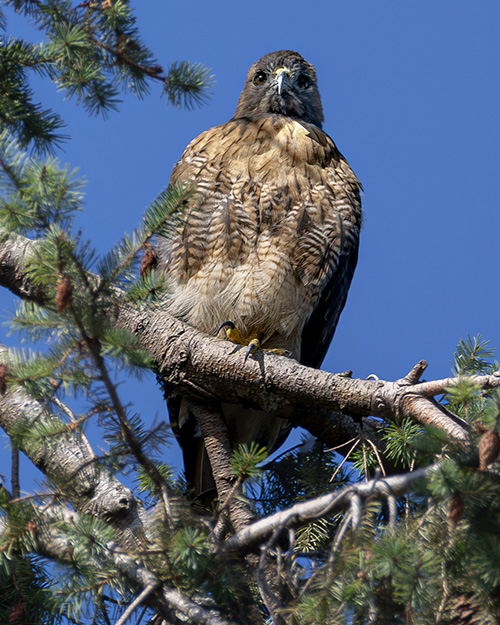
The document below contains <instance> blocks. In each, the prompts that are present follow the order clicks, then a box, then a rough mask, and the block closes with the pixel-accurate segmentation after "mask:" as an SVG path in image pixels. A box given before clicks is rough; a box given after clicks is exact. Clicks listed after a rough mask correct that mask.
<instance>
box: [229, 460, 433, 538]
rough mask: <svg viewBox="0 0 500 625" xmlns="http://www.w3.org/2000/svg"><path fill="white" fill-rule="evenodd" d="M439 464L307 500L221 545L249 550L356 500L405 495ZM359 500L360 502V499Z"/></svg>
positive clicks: (249, 527) (257, 522) (347, 505)
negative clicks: (284, 531)
mask: <svg viewBox="0 0 500 625" xmlns="http://www.w3.org/2000/svg"><path fill="white" fill-rule="evenodd" d="M438 466H439V465H431V466H429V467H427V468H425V469H417V470H416V471H411V472H410V473H404V474H401V475H392V476H391V477H386V478H383V479H381V478H380V477H377V478H374V479H373V480H370V481H369V482H360V483H358V484H352V485H349V486H347V487H346V488H343V489H342V490H340V491H335V492H332V493H327V494H326V495H320V496H319V497H315V498H314V499H309V500H308V501H304V502H300V503H296V504H295V505H293V506H291V507H290V508H287V509H286V510H281V511H280V512H276V513H275V514H272V515H270V516H268V517H265V518H263V519H259V520H258V521H255V522H254V523H252V524H250V525H247V526H246V527H245V528H243V529H242V530H240V531H239V532H237V533H236V534H234V535H233V536H230V537H229V538H228V539H227V540H226V541H225V542H224V543H223V544H222V545H221V548H222V549H224V550H226V549H227V550H246V549H249V548H252V547H254V546H255V545H256V544H257V543H261V542H262V541H263V540H265V539H267V538H268V537H269V536H271V535H273V534H274V533H275V532H276V531H277V529H279V531H283V530H285V529H287V528H293V527H297V526H299V525H302V524H304V523H310V522H311V521H315V520H316V519H320V518H322V517H325V516H332V515H333V514H335V513H337V512H339V511H340V510H345V509H346V508H348V507H349V506H350V505H351V502H352V501H353V499H356V498H360V499H361V501H364V500H366V499H367V498H369V497H373V496H378V497H387V496H388V494H390V495H392V496H399V495H403V494H404V493H405V492H407V491H408V490H409V489H410V487H411V486H412V485H413V484H414V483H415V482H416V481H417V480H421V479H423V478H424V477H426V476H428V475H429V474H430V473H431V472H432V471H435V470H436V469H437V467H438ZM358 501H359V500H358Z"/></svg>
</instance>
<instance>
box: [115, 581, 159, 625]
mask: <svg viewBox="0 0 500 625" xmlns="http://www.w3.org/2000/svg"><path fill="white" fill-rule="evenodd" d="M158 586H159V582H158V583H156V584H154V583H152V584H149V585H148V586H146V588H144V590H143V591H142V592H141V593H140V594H139V595H138V596H137V597H136V598H135V599H134V600H133V601H132V603H131V604H130V605H129V606H128V608H127V609H126V610H125V612H124V613H123V614H122V615H121V616H120V618H119V619H118V620H117V621H116V623H115V625H123V623H125V621H126V620H127V619H128V617H129V616H131V614H132V612H133V611H134V610H135V609H136V608H137V607H138V606H140V605H141V603H142V602H143V601H144V600H145V599H146V598H147V597H149V595H150V594H151V593H152V592H153V590H155V589H156V588H158Z"/></svg>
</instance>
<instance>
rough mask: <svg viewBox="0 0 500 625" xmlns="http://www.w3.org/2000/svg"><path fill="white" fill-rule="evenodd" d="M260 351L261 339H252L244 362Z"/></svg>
mask: <svg viewBox="0 0 500 625" xmlns="http://www.w3.org/2000/svg"><path fill="white" fill-rule="evenodd" d="M258 349H260V341H259V339H252V340H251V341H250V343H248V347H247V353H246V354H245V359H244V361H243V362H246V361H247V358H248V357H249V356H251V355H252V354H254V353H255V352H256V351H257V350H258Z"/></svg>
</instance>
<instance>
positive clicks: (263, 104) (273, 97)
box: [234, 50, 324, 128]
mask: <svg viewBox="0 0 500 625" xmlns="http://www.w3.org/2000/svg"><path fill="white" fill-rule="evenodd" d="M272 114H275V115H286V116H287V117H292V118H294V119H297V120H300V121H304V122H308V123H310V124H315V125H316V126H318V127H319V128H321V124H322V123H323V119H324V117H323V107H322V106H321V98H320V95H319V91H318V85H317V79H316V71H315V69H314V67H313V66H312V65H311V64H310V63H308V62H307V61H306V60H305V59H303V58H302V57H301V56H300V54H299V53H298V52H294V51H293V50H279V51H277V52H270V53H269V54H266V55H265V56H263V57H262V58H261V59H259V60H258V61H257V62H256V63H254V64H253V65H252V67H251V68H250V70H249V71H248V76H247V79H246V82H245V87H244V88H243V91H242V92H241V95H240V99H239V100H238V107H237V108H236V112H235V114H234V118H235V119H238V118H242V117H245V118H249V119H259V118H262V117H265V116H266V115H272Z"/></svg>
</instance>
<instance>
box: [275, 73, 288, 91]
mask: <svg viewBox="0 0 500 625" xmlns="http://www.w3.org/2000/svg"><path fill="white" fill-rule="evenodd" d="M289 73H290V72H289V71H288V70H287V69H286V68H284V67H280V68H279V69H277V70H276V84H277V86H278V95H281V94H282V93H283V85H286V83H287V82H288V75H289Z"/></svg>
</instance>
